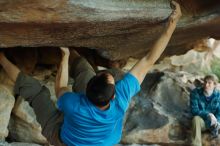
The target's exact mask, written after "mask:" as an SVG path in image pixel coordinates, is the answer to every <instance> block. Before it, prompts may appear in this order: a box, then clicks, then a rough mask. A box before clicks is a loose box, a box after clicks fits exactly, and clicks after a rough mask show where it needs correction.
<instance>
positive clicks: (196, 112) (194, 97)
mask: <svg viewBox="0 0 220 146" xmlns="http://www.w3.org/2000/svg"><path fill="white" fill-rule="evenodd" d="M199 98H200V97H199V94H198V91H197V89H194V90H193V91H192V92H191V93H190V106H191V112H192V114H193V116H200V117H202V118H203V120H205V121H206V120H207V117H208V114H209V112H208V111H206V110H203V109H200V108H199V102H201V101H200V100H199Z"/></svg>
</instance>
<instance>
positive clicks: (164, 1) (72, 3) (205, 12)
mask: <svg viewBox="0 0 220 146" xmlns="http://www.w3.org/2000/svg"><path fill="white" fill-rule="evenodd" d="M179 3H180V5H181V8H182V11H183V17H182V18H181V20H180V22H179V23H178V26H177V29H176V31H175V33H174V35H173V37H172V39H171V43H170V44H169V49H167V50H166V51H165V54H164V55H172V54H182V53H184V52H186V51H187V50H189V49H191V48H190V45H187V44H191V43H194V42H195V41H196V40H200V39H203V38H206V37H213V38H220V29H219V24H220V16H219V14H220V11H219V10H220V5H219V4H220V2H219V1H218V0H213V1H200V0H195V1H180V0H179ZM0 10H1V11H0V32H1V33H0V47H2V48H5V47H15V46H24V47H37V46H75V47H88V48H92V49H96V50H98V51H99V54H101V55H102V56H103V57H106V58H108V59H111V60H117V59H123V58H127V57H128V56H136V57H140V56H142V55H143V54H144V53H145V52H147V51H148V50H149V49H150V46H151V45H152V43H153V42H154V41H155V40H156V39H157V38H158V37H159V35H160V33H161V32H162V31H163V29H164V28H165V25H166V20H167V17H168V16H169V15H170V13H171V9H170V6H169V1H168V0H151V1H146V0H129V1H127V0H102V1H100V0H81V1H78V0H17V1H13V0H1V1H0ZM186 46H187V47H186Z"/></svg>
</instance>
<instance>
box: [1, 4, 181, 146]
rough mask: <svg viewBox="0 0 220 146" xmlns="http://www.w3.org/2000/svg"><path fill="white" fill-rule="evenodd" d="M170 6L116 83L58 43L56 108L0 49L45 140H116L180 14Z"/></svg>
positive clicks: (104, 143) (98, 144)
mask: <svg viewBox="0 0 220 146" xmlns="http://www.w3.org/2000/svg"><path fill="white" fill-rule="evenodd" d="M172 6H173V8H174V10H173V12H172V13H171V15H170V17H169V18H168V22H167V25H166V29H165V30H164V31H163V33H162V34H161V36H160V38H159V39H158V40H157V41H156V42H155V44H154V45H153V46H152V48H151V50H150V52H148V54H147V55H146V56H144V57H143V58H142V59H141V60H140V61H138V62H137V63H136V64H135V65H134V66H133V68H132V69H131V70H130V71H129V72H128V73H126V74H125V75H124V77H123V78H122V79H121V80H119V81H117V82H115V80H114V78H113V76H112V75H111V74H110V73H109V72H107V71H101V72H99V73H97V74H96V73H95V72H94V70H93V68H92V67H91V65H90V64H89V63H88V62H87V61H86V60H85V59H84V58H82V57H81V56H79V54H78V53H77V52H76V51H75V50H71V51H70V50H69V49H68V48H64V47H61V52H62V59H61V63H60V66H59V69H58V72H57V76H56V81H55V91H56V96H57V98H58V101H57V107H58V110H57V107H55V105H54V104H53V102H52V101H51V99H50V96H51V95H50V92H49V90H48V88H47V87H45V86H42V85H41V84H40V82H39V81H38V80H36V79H34V78H33V77H30V76H28V75H26V74H24V73H22V72H21V71H20V70H19V69H18V68H17V66H15V65H14V64H12V63H11V62H10V61H9V60H8V59H7V58H6V57H5V55H4V54H3V53H1V52H0V64H1V65H2V67H3V69H4V70H5V71H6V72H7V74H8V76H9V77H10V78H11V80H12V81H13V82H14V83H15V86H14V91H15V94H16V95H19V96H21V97H23V98H24V99H25V100H26V101H28V102H29V103H30V105H31V106H32V107H33V109H34V112H35V114H36V118H37V121H38V122H39V123H40V125H41V127H42V134H43V135H44V136H45V137H46V138H47V140H48V141H49V142H50V144H52V145H55V146H63V145H68V146H73V145H95V146H110V145H115V144H117V143H119V141H120V139H121V134H122V123H123V117H124V115H125V112H126V110H127V109H128V106H129V103H130V101H131V97H132V96H134V95H135V94H136V93H137V92H138V91H139V90H140V84H141V83H142V81H143V79H144V78H145V75H146V74H147V72H148V71H149V70H150V69H151V67H152V66H153V65H154V63H155V62H156V60H157V59H158V58H159V57H160V55H161V54H162V52H163V51H164V49H165V48H166V46H167V44H168V42H169V40H170V37H171V36H172V33H173V32H174V30H175V28H176V23H177V22H178V20H179V18H180V17H181V10H180V6H179V4H178V3H176V2H174V1H173V2H172ZM69 56H71V58H69ZM69 64H70V66H71V68H70V76H71V77H73V79H74V85H73V89H74V90H73V91H69V88H68V87H67V86H68V77H69V69H68V66H69Z"/></svg>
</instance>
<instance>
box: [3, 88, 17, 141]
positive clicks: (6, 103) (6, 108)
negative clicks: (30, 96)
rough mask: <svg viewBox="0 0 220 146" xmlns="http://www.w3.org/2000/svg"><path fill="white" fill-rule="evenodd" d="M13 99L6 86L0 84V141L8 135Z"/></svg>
mask: <svg viewBox="0 0 220 146" xmlns="http://www.w3.org/2000/svg"><path fill="white" fill-rule="evenodd" d="M14 102H15V99H14V97H13V95H12V94H11V92H10V91H9V90H8V89H7V87H5V86H3V85H0V141H1V140H4V139H5V138H6V137H7V136H8V128H7V127H8V123H9V119H10V116H11V111H12V108H13V107H14Z"/></svg>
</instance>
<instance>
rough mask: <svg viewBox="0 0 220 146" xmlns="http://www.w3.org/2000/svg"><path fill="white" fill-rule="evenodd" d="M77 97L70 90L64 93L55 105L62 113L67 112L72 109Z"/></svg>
mask: <svg viewBox="0 0 220 146" xmlns="http://www.w3.org/2000/svg"><path fill="white" fill-rule="evenodd" d="M77 99H78V97H77V96H76V95H75V94H74V93H72V92H66V93H64V94H63V95H62V96H61V97H60V98H59V99H58V101H57V107H58V109H59V110H60V111H62V112H64V113H69V112H71V111H73V110H74V107H75V104H76V103H77Z"/></svg>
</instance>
